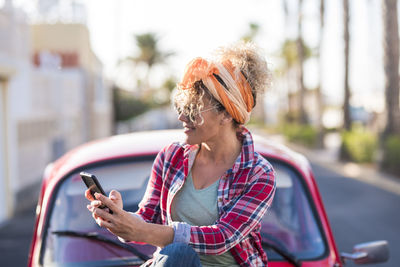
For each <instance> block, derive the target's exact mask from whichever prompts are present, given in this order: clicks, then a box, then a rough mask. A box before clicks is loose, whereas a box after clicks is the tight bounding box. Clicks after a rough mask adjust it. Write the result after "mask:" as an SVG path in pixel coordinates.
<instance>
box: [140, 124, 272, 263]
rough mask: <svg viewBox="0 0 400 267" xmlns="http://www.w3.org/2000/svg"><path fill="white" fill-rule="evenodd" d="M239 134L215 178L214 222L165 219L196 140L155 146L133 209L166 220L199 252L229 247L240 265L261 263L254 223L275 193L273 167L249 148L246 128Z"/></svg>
mask: <svg viewBox="0 0 400 267" xmlns="http://www.w3.org/2000/svg"><path fill="white" fill-rule="evenodd" d="M240 137H241V138H242V139H243V140H242V143H243V145H242V151H241V153H240V155H239V156H238V158H237V160H236V162H235V163H234V165H233V166H232V168H231V169H229V170H227V171H226V172H225V173H224V175H223V176H222V177H221V178H220V182H219V186H218V201H217V203H218V212H219V219H218V220H217V221H216V222H215V224H213V225H209V226H191V225H189V224H187V223H184V222H173V221H172V219H171V203H172V201H173V199H174V196H175V195H176V193H177V192H178V191H179V189H181V188H182V186H183V184H184V182H185V180H186V177H187V175H188V173H189V170H190V169H191V167H192V165H193V162H194V158H195V156H196V153H197V150H198V146H197V145H194V146H192V145H187V144H186V145H183V144H179V143H173V144H171V145H169V146H167V147H165V148H164V149H163V150H162V151H160V153H159V154H158V156H157V158H156V159H155V161H154V164H153V169H152V172H151V176H150V180H149V184H148V186H147V190H146V193H145V195H144V197H143V200H142V201H141V203H140V204H139V210H138V211H137V212H136V214H138V215H139V216H140V217H142V218H143V219H144V220H145V221H147V222H151V223H159V224H164V225H172V226H173V227H174V230H175V236H174V242H185V243H187V244H189V245H190V246H192V247H193V249H194V250H195V251H196V252H197V253H199V254H222V253H224V252H227V251H228V250H230V251H231V253H232V255H233V257H234V258H235V260H236V262H237V263H238V264H240V266H266V265H267V255H266V254H265V252H264V250H263V248H262V245H261V236H260V228H261V219H262V217H263V216H264V214H265V212H266V211H267V209H268V207H270V206H271V202H272V199H273V196H274V193H275V188H276V185H275V175H274V170H273V168H272V166H271V164H270V163H269V162H268V161H267V160H266V159H264V158H263V157H262V156H260V155H259V154H258V153H256V152H254V146H253V139H252V137H251V134H250V132H249V131H248V130H247V129H246V128H243V131H242V133H241V135H240Z"/></svg>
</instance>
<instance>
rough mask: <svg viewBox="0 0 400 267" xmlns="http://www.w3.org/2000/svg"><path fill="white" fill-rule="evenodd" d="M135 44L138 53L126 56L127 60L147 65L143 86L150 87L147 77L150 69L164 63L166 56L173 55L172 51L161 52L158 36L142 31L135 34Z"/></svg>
mask: <svg viewBox="0 0 400 267" xmlns="http://www.w3.org/2000/svg"><path fill="white" fill-rule="evenodd" d="M135 41H136V45H137V47H138V48H139V55H138V56H134V57H128V58H127V60H128V61H132V62H134V63H136V64H138V63H143V64H145V66H146V67H147V71H146V75H145V77H144V85H145V86H144V87H145V89H146V90H148V89H150V83H149V77H150V71H151V69H152V67H153V66H154V65H157V64H162V63H165V61H166V60H167V58H168V57H170V56H171V55H173V54H174V53H173V52H163V51H161V50H160V48H159V38H158V36H157V35H156V34H154V33H144V34H138V35H135Z"/></svg>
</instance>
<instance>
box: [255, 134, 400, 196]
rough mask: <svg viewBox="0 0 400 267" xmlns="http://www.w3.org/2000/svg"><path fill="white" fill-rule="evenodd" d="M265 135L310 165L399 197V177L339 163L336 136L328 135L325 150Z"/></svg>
mask: <svg viewBox="0 0 400 267" xmlns="http://www.w3.org/2000/svg"><path fill="white" fill-rule="evenodd" d="M253 132H255V133H258V134H262V135H266V133H265V131H263V130H258V129H254V130H253ZM267 135H268V138H269V139H271V140H273V141H276V142H278V143H281V144H284V145H286V146H287V147H289V148H291V149H292V150H294V151H296V152H299V153H301V154H303V155H304V156H306V157H307V159H308V160H309V161H310V162H312V163H316V164H319V165H321V166H323V167H325V168H327V169H329V170H331V171H333V172H336V173H338V174H340V175H342V176H344V177H347V178H351V179H356V180H359V181H362V182H365V183H368V184H371V185H374V186H376V187H379V188H381V189H384V190H386V191H389V192H391V193H394V194H397V195H400V177H395V176H394V175H390V174H387V173H384V172H382V171H380V170H379V169H378V168H377V167H375V166H373V165H368V164H357V163H352V162H342V161H340V160H339V156H338V155H339V146H340V140H339V139H338V138H339V137H338V136H335V135H331V136H329V135H328V136H327V138H326V140H325V146H326V148H325V149H310V148H307V147H305V146H302V145H298V144H294V143H289V142H287V141H286V140H285V138H284V137H283V136H282V135H271V134H267Z"/></svg>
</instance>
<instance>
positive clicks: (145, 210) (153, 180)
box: [135, 147, 167, 223]
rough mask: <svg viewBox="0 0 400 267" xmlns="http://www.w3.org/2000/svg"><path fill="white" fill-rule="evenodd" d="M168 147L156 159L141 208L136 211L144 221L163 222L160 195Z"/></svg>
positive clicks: (140, 204)
mask: <svg viewBox="0 0 400 267" xmlns="http://www.w3.org/2000/svg"><path fill="white" fill-rule="evenodd" d="M166 149H167V147H166V148H164V149H163V150H161V151H160V152H159V153H158V155H157V157H156V159H155V160H154V163H153V167H152V170H151V173H150V178H149V182H148V184H147V188H146V192H145V194H144V196H143V198H142V200H141V201H140V203H139V209H138V210H137V211H136V212H135V214H137V215H139V216H140V217H141V218H142V219H143V220H144V221H146V222H150V223H161V209H160V195H161V188H162V185H163V178H162V176H163V165H164V159H165V150H166Z"/></svg>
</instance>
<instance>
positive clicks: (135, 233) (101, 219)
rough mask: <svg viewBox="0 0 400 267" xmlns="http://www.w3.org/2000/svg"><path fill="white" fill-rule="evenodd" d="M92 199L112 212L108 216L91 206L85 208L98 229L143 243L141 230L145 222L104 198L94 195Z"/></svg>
mask: <svg viewBox="0 0 400 267" xmlns="http://www.w3.org/2000/svg"><path fill="white" fill-rule="evenodd" d="M94 197H95V198H96V199H97V200H98V201H100V202H101V204H104V205H106V206H107V207H108V208H109V209H110V210H112V211H113V214H110V213H109V212H108V211H106V210H103V209H100V208H98V207H95V206H93V205H88V206H87V208H88V210H89V211H90V212H92V216H93V218H94V219H95V220H96V223H97V224H98V225H99V226H100V227H104V228H107V230H109V231H110V232H111V233H113V234H114V235H117V236H119V237H121V238H123V239H125V240H131V241H137V242H143V240H144V239H143V238H144V237H143V231H141V229H143V228H144V227H145V225H144V224H146V222H144V221H143V220H141V219H140V218H137V217H136V216H133V215H132V214H130V213H129V212H126V211H124V210H123V209H122V205H119V203H114V201H113V200H111V199H109V198H108V197H106V196H103V195H101V194H98V193H96V194H95V195H94Z"/></svg>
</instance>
